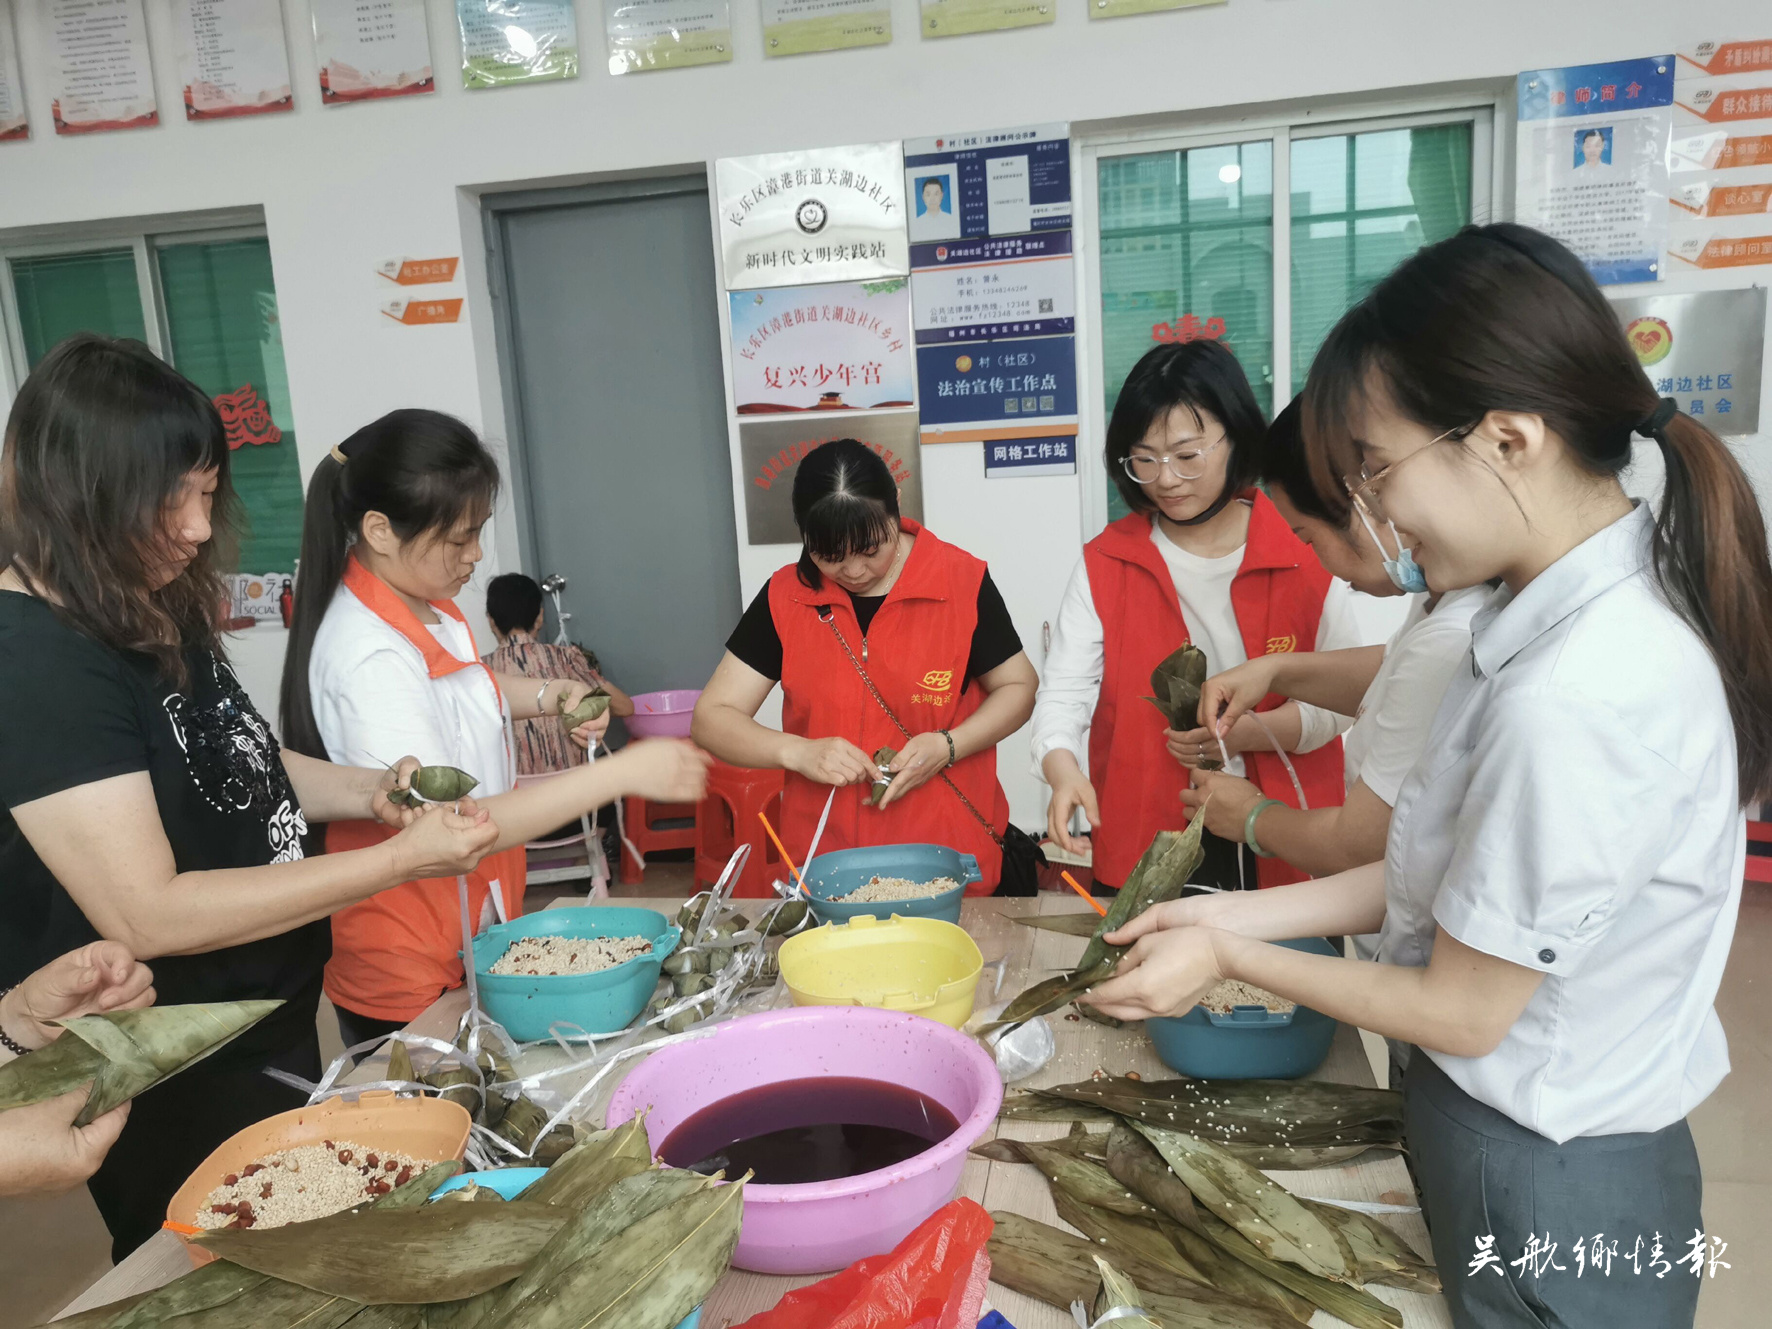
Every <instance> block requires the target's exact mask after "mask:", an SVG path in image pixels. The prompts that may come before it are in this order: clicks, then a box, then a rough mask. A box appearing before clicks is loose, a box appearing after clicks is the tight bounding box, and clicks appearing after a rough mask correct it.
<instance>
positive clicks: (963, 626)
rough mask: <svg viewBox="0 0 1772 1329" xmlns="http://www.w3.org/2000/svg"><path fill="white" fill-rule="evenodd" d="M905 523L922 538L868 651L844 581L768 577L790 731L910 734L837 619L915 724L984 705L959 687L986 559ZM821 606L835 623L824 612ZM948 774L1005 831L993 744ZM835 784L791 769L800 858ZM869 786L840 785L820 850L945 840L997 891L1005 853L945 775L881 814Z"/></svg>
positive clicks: (1005, 804) (930, 724)
mask: <svg viewBox="0 0 1772 1329" xmlns="http://www.w3.org/2000/svg"><path fill="white" fill-rule="evenodd" d="M900 524H901V525H902V526H903V528H904V530H905V532H906V533H907V534H909V535H912V536H915V537H916V543H915V544H914V545H912V547H911V553H910V557H908V558H907V559H906V560H905V565H904V568H903V570H902V571H900V573H899V574H898V580H897V581H896V582H894V583H893V586H892V590H891V591H890V592H889V593H888V594H887V596H886V600H885V603H883V604H882V605H881V606H880V608H879V609H878V610H877V611H875V614H874V617H873V621H872V622H871V623H870V624H869V625H868V634H867V638H866V644H865V648H866V651H867V655H866V658H865V659H864V658H863V655H862V651H863V648H864V644H863V638H862V635H861V625H860V623H859V622H858V621H857V620H856V617H855V608H854V606H853V605H852V604H851V603H850V600H849V596H848V594H847V593H846V592H845V591H843V590H842V588H840V587H836V586H831V585H829V584H827V585H825V586H824V587H823V588H821V589H820V590H816V591H811V590H808V589H807V588H806V586H805V583H803V582H802V581H801V580H800V576H799V572H798V570H797V569H796V568H795V567H794V565H792V564H790V565H789V566H787V567H785V568H782V569H781V570H780V571H779V572H777V573H776V574H775V575H774V576H773V577H771V578H770V579H769V614H770V617H771V618H773V619H774V620H775V630H776V632H777V634H778V635H779V636H780V637H781V655H782V665H781V690H782V728H783V730H785V731H786V732H787V733H790V734H797V735H799V736H800V737H802V738H831V737H842V738H847V739H849V740H850V741H851V742H852V743H854V744H855V745H856V746H857V747H859V748H860V749H862V751H864V752H867V753H870V754H871V753H873V752H875V751H877V750H878V749H880V748H882V747H891V748H902V747H903V746H904V742H905V739H904V735H903V734H901V733H900V732H899V731H898V727H897V726H896V725H894V724H893V723H892V721H891V720H890V719H888V718H887V716H886V713H885V712H884V711H882V710H881V709H880V705H879V703H878V702H876V701H875V700H874V699H873V697H872V695H871V694H870V693H869V692H868V690H867V685H866V684H864V683H863V682H862V680H861V676H860V675H859V674H858V673H856V671H855V666H854V665H852V664H851V663H850V662H849V657H848V656H846V655H845V654H844V653H843V647H842V646H841V645H840V644H839V643H838V641H837V639H836V637H835V635H834V634H833V633H832V632H831V624H832V623H834V624H835V625H836V626H837V628H838V629H840V630H841V631H842V633H843V640H844V641H846V642H847V643H848V644H849V649H850V650H851V651H853V652H854V653H855V658H856V659H857V660H859V661H861V664H862V667H863V668H864V669H866V670H867V671H868V677H869V678H871V679H873V680H874V686H875V687H877V688H879V690H880V695H881V696H883V697H884V698H885V699H886V703H887V705H889V706H891V707H892V709H893V711H894V713H896V714H897V716H898V718H899V719H900V720H902V721H904V724H905V727H906V728H907V729H909V730H910V731H911V733H913V734H922V733H928V732H930V731H931V730H935V729H953V728H954V727H955V726H957V725H958V724H959V723H960V722H961V721H962V720H964V719H965V718H966V717H967V716H969V715H971V714H972V713H973V712H974V711H976V710H977V709H978V707H979V705H980V702H981V700H982V695H983V694H982V691H981V689H980V688H979V687H978V686H977V684H976V682H975V683H974V684H973V686H972V687H970V688H968V689H967V690H966V691H965V693H964V694H962V692H961V691H960V685H961V681H962V680H963V679H964V678H965V676H966V659H967V656H968V655H969V654H970V653H971V650H972V632H973V629H974V628H975V627H976V626H977V623H978V588H979V585H980V583H981V582H982V581H983V580H984V574H985V565H984V564H983V563H982V562H981V561H980V560H978V559H976V558H973V557H972V555H970V554H968V553H966V552H965V551H963V550H960V549H956V548H955V547H954V546H953V545H950V544H947V543H945V542H943V541H941V540H938V539H936V538H935V536H933V535H931V534H930V533H929V532H928V531H926V530H924V529H923V528H922V527H921V526H919V525H918V524H917V523H916V522H914V521H910V520H908V519H905V520H903V521H902V522H901V523H900ZM821 611H822V612H824V613H827V614H829V616H830V620H831V621H830V622H828V623H827V622H824V621H822V620H821V618H820V613H821ZM947 774H948V776H949V777H950V778H951V779H952V780H953V782H954V783H955V784H956V785H958V786H959V787H960V788H961V789H962V790H964V791H965V794H966V797H967V798H969V799H971V800H972V805H973V806H974V807H976V808H977V809H978V810H979V812H981V813H982V814H983V815H984V816H986V817H988V818H989V819H990V822H991V825H992V826H993V827H994V828H995V829H996V830H997V832H998V833H999V834H1001V833H1002V830H1003V828H1004V827H1005V826H1006V825H1008V823H1009V800H1008V799H1007V798H1006V797H1005V796H1004V794H1003V788H1002V786H1001V785H999V784H998V783H997V752H996V749H995V748H994V747H992V748H986V749H985V750H984V751H983V752H975V753H973V754H972V755H971V756H970V757H967V758H965V759H964V760H962V761H961V762H960V763H959V764H958V765H957V766H954V767H952V768H950V769H949V770H948V772H947ZM830 790H831V787H830V786H829V785H822V784H815V783H813V782H812V781H811V780H808V779H806V778H805V777H804V776H801V775H797V774H795V773H794V772H793V771H789V772H787V775H786V781H785V784H784V786H783V789H782V798H781V819H782V836H783V837H784V839H785V840H786V842H787V845H788V848H789V851H790V852H792V853H793V854H795V855H796V857H797V856H798V855H801V854H804V853H805V852H806V849H807V847H808V846H809V845H810V844H811V842H812V833H813V831H814V830H816V829H817V827H818V817H819V813H821V812H822V811H823V810H824V801H825V798H826V797H827V796H828V795H829V794H830ZM870 792H871V790H870V788H869V786H867V785H845V786H843V787H842V788H840V789H838V790H837V796H836V801H835V802H833V803H832V804H831V816H830V820H829V821H828V822H827V823H826V824H825V830H824V838H823V839H822V840H820V841H819V845H818V849H819V852H820V853H824V852H825V851H826V850H835V849H855V848H860V847H861V846H864V845H876V844H940V845H947V846H948V847H949V848H952V849H957V850H958V851H960V852H961V853H963V854H971V855H972V856H973V857H975V858H976V859H978V870H979V871H980V872H981V873H983V874H984V879H983V880H982V881H977V882H974V883H973V884H972V885H971V886H970V887H969V888H968V891H967V893H968V894H970V895H989V894H990V893H991V892H992V891H993V890H995V889H996V887H997V877H998V875H999V874H1000V872H1001V871H1002V858H1003V854H1002V850H1000V849H998V848H997V844H996V841H994V840H993V839H991V837H990V835H989V834H988V833H987V832H986V830H985V829H984V827H982V826H980V825H979V824H978V821H977V819H976V818H974V817H973V815H972V814H971V813H970V812H968V811H967V810H966V808H965V805H964V804H962V803H961V802H960V800H959V799H958V798H956V797H954V791H953V790H952V789H949V788H948V787H947V785H946V784H945V783H944V782H943V781H942V780H940V779H932V780H930V781H928V782H927V783H925V784H923V785H921V786H919V787H918V788H916V789H913V790H912V791H911V792H910V793H909V794H906V795H905V796H904V797H902V798H898V799H895V800H893V802H892V804H891V805H890V806H889V807H887V808H886V809H885V810H884V811H882V810H880V809H878V808H872V807H868V806H867V798H868V795H869V793H870Z"/></svg>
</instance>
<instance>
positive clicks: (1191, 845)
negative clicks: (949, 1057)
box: [979, 813, 1206, 1035]
mask: <svg viewBox="0 0 1772 1329" xmlns="http://www.w3.org/2000/svg"><path fill="white" fill-rule="evenodd" d="M1205 829H1206V818H1205V817H1203V816H1201V815H1199V814H1198V813H1196V814H1195V816H1194V819H1193V821H1191V822H1189V823H1188V828H1187V829H1186V830H1185V831H1158V832H1157V834H1156V837H1155V838H1154V839H1153V840H1152V841H1151V844H1150V848H1148V849H1146V850H1145V851H1144V856H1143V857H1142V858H1140V859H1139V860H1138V866H1137V867H1135V868H1133V869H1132V875H1131V876H1129V877H1127V878H1126V884H1125V885H1124V886H1122V887H1121V888H1120V893H1119V894H1118V895H1116V896H1115V897H1114V901H1113V903H1112V904H1110V905H1109V906H1108V910H1107V913H1106V914H1105V915H1104V916H1103V917H1102V918H1101V919H1100V921H1099V922H1096V923H1095V924H1094V926H1093V927H1092V928H1090V930H1089V944H1088V946H1086V947H1084V948H1083V958H1082V959H1081V960H1079V961H1078V962H1077V967H1076V968H1075V969H1073V970H1071V971H1070V972H1069V973H1065V974H1058V975H1055V976H1054V977H1052V978H1048V979H1043V980H1042V981H1040V982H1038V983H1036V984H1034V985H1033V986H1032V987H1031V988H1028V989H1027V990H1026V991H1024V992H1023V993H1021V994H1020V995H1019V996H1017V997H1016V998H1015V1000H1013V1001H1011V1002H1010V1003H1009V1004H1008V1005H1007V1006H1005V1007H1004V1008H1003V1013H1002V1014H1001V1015H1000V1016H998V1017H997V1019H996V1020H995V1021H993V1022H992V1023H990V1024H988V1025H985V1026H984V1027H983V1028H982V1029H981V1030H980V1031H979V1032H980V1033H981V1034H984V1035H989V1034H992V1033H995V1032H996V1031H997V1030H1005V1031H1007V1030H1010V1029H1014V1028H1016V1027H1017V1026H1018V1025H1022V1024H1025V1023H1027V1021H1029V1020H1031V1019H1033V1018H1034V1017H1036V1016H1039V1015H1045V1014H1047V1013H1048V1012H1051V1011H1055V1010H1057V1009H1058V1008H1059V1007H1061V1006H1064V1005H1067V1004H1068V1003H1070V1002H1072V1001H1075V1000H1076V999H1077V998H1078V997H1080V996H1082V995H1083V993H1085V992H1087V991H1088V990H1089V989H1090V988H1092V987H1094V986H1095V985H1096V984H1097V983H1100V982H1103V981H1105V980H1106V979H1107V978H1108V977H1109V976H1110V975H1111V974H1112V973H1113V972H1114V968H1115V966H1116V965H1118V964H1119V963H1120V957H1121V956H1122V955H1124V954H1125V953H1126V947H1124V946H1110V945H1108V944H1107V942H1105V941H1104V940H1102V938H1103V937H1105V936H1107V935H1108V934H1109V933H1110V932H1118V931H1119V930H1120V929H1121V928H1123V927H1125V926H1126V924H1127V923H1129V922H1131V921H1132V920H1133V919H1134V918H1136V917H1137V916H1138V915H1140V914H1142V913H1143V912H1144V911H1145V910H1146V909H1149V908H1150V907H1151V906H1152V905H1154V904H1162V903H1164V902H1165V901H1167V900H1178V899H1180V898H1181V892H1182V888H1183V887H1184V886H1186V885H1187V883H1188V878H1189V877H1191V876H1193V875H1194V873H1195V872H1196V871H1198V870H1199V867H1200V864H1201V862H1202V861H1203V860H1204V858H1205V851H1204V850H1203V849H1201V847H1200V835H1201V833H1202V832H1203V831H1204V830H1205ZM1079 917H1082V918H1083V919H1085V920H1088V919H1089V918H1090V915H1087V914H1084V915H1080V916H1079Z"/></svg>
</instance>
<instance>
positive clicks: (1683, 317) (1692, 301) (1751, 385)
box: [1612, 286, 1766, 434]
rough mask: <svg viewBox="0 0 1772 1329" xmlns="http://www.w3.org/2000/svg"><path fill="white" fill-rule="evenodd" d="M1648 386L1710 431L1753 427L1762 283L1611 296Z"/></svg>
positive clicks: (1761, 342) (1762, 342)
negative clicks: (1739, 287)
mask: <svg viewBox="0 0 1772 1329" xmlns="http://www.w3.org/2000/svg"><path fill="white" fill-rule="evenodd" d="M1612 306H1613V308H1614V309H1616V310H1617V311H1618V317H1619V319H1620V321H1622V322H1623V324H1624V330H1625V335H1626V336H1627V337H1629V338H1630V343H1631V348H1632V349H1633V350H1635V351H1636V353H1637V359H1639V360H1641V361H1642V362H1643V369H1644V372H1646V373H1647V374H1648V375H1649V380H1650V382H1652V383H1654V384H1655V390H1656V391H1657V392H1659V393H1660V394H1661V395H1662V396H1664V397H1672V398H1673V399H1674V400H1675V401H1677V402H1679V404H1680V409H1681V410H1682V411H1684V412H1686V414H1687V415H1690V416H1692V417H1694V418H1695V419H1698V420H1702V421H1704V423H1705V424H1707V425H1709V426H1710V429H1711V432H1712V433H1715V434H1757V433H1759V431H1760V366H1761V362H1762V360H1763V357H1764V354H1765V348H1766V288H1765V287H1763V286H1755V287H1750V288H1748V289H1746V290H1738V291H1694V292H1692V293H1691V294H1689V295H1638V296H1630V297H1627V298H1624V299H1617V300H1614V301H1613V302H1612Z"/></svg>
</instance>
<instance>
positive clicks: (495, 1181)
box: [431, 1167, 701, 1329]
mask: <svg viewBox="0 0 1772 1329" xmlns="http://www.w3.org/2000/svg"><path fill="white" fill-rule="evenodd" d="M547 1174H548V1170H547V1169H546V1168H545V1167H501V1168H493V1169H492V1170H491V1171H488V1172H458V1173H456V1174H455V1176H453V1177H451V1178H450V1179H449V1180H448V1181H446V1182H444V1183H443V1184H442V1185H441V1186H439V1187H437V1189H436V1190H434V1191H432V1192H431V1199H432V1200H435V1199H436V1198H437V1197H438V1196H439V1195H447V1194H448V1193H449V1192H450V1191H459V1190H460V1189H461V1188H462V1187H464V1186H466V1185H467V1184H468V1183H469V1182H473V1183H474V1184H475V1185H477V1186H485V1187H486V1188H487V1189H489V1190H494V1191H497V1192H498V1193H499V1194H500V1195H502V1196H504V1198H505V1199H507V1200H514V1199H516V1198H517V1197H518V1196H519V1195H521V1194H522V1193H523V1192H524V1191H526V1190H528V1189H529V1188H530V1187H531V1186H533V1185H534V1184H535V1183H536V1182H538V1181H540V1180H541V1179H542V1178H543V1177H545V1176H546V1175H547ZM700 1325H701V1307H700V1306H697V1307H696V1308H695V1309H694V1310H692V1311H690V1312H689V1314H687V1315H685V1316H684V1317H683V1318H682V1319H681V1320H678V1321H677V1329H700Z"/></svg>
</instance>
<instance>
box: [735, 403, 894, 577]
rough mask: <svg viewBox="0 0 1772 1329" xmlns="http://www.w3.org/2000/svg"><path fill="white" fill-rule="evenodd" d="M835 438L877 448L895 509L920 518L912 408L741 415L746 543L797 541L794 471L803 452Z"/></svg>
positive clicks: (775, 543)
mask: <svg viewBox="0 0 1772 1329" xmlns="http://www.w3.org/2000/svg"><path fill="white" fill-rule="evenodd" d="M838 438H856V439H860V440H861V441H862V442H863V443H866V444H867V445H868V446H869V447H870V448H872V449H873V450H874V451H875V452H877V453H879V454H880V456H881V457H882V458H883V459H884V460H885V462H886V465H887V466H888V467H889V468H890V469H891V471H892V476H893V478H894V479H895V480H897V481H898V485H899V490H898V510H899V511H900V512H901V513H903V514H904V515H905V516H907V517H909V518H910V519H911V520H912V521H922V520H923V468H922V462H921V459H920V457H919V455H918V449H917V413H916V412H915V411H870V412H866V413H857V414H855V415H836V416H831V415H808V416H792V417H789V418H787V419H781V420H756V419H750V420H742V421H740V422H739V426H738V448H739V461H740V464H741V465H742V466H743V468H744V514H745V540H746V542H747V543H749V544H753V545H785V544H799V543H800V532H799V528H798V527H796V526H795V525H794V502H793V496H794V475H795V473H796V472H797V471H798V469H799V466H800V462H801V460H802V459H803V458H804V457H805V456H806V454H807V453H809V452H811V451H812V450H813V449H814V448H816V447H818V446H820V445H821V444H824V443H829V442H831V441H832V440H833V439H838Z"/></svg>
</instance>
